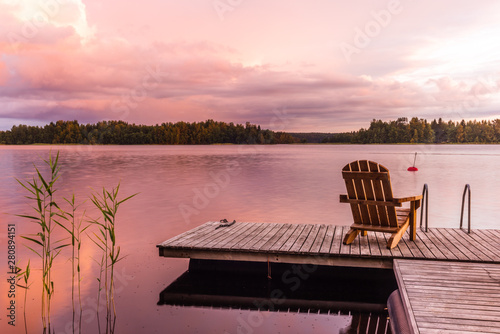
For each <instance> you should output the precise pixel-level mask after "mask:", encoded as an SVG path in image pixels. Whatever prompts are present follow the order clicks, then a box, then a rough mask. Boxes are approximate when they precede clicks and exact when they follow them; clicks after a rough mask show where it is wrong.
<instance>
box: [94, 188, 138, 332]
mask: <svg viewBox="0 0 500 334" xmlns="http://www.w3.org/2000/svg"><path fill="white" fill-rule="evenodd" d="M119 189H120V184H118V186H117V187H116V188H113V189H112V190H111V191H108V190H106V189H105V188H103V189H102V194H101V193H94V194H92V197H91V198H90V199H91V201H92V203H93V204H94V206H95V207H96V208H97V209H98V210H99V212H100V213H101V215H102V218H103V222H100V221H99V220H92V221H91V223H92V224H95V225H96V226H97V227H98V231H99V233H95V232H94V233H93V235H94V238H92V241H93V242H94V243H95V244H96V245H97V246H98V247H99V248H100V249H101V251H102V256H101V260H100V263H99V264H100V272H99V277H98V278H97V280H98V282H99V288H98V296H97V324H98V328H99V333H101V325H100V315H99V306H100V298H101V291H102V289H103V288H104V292H105V293H104V295H105V298H106V330H105V333H114V332H115V326H116V308H115V297H114V291H115V284H114V269H115V264H116V263H117V262H118V261H120V260H121V259H122V258H123V257H120V246H118V245H117V243H116V215H117V213H118V208H119V206H120V204H122V203H123V202H125V201H127V200H129V199H131V198H132V197H134V196H136V195H137V194H134V195H131V196H129V197H127V198H125V199H122V200H119V199H118V191H119ZM103 276H104V283H103ZM103 285H104V286H103Z"/></svg>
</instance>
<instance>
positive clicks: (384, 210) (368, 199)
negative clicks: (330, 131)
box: [340, 160, 422, 249]
mask: <svg viewBox="0 0 500 334" xmlns="http://www.w3.org/2000/svg"><path fill="white" fill-rule="evenodd" d="M342 176H343V178H344V180H345V185H346V188H347V195H340V202H342V203H349V204H351V211H352V216H353V219H354V224H352V225H351V229H350V230H349V232H348V233H347V234H346V236H345V238H344V244H350V243H352V242H353V241H354V239H355V238H356V236H357V235H358V234H359V233H360V232H361V233H362V235H366V232H367V231H375V232H384V233H391V234H392V235H391V237H390V238H389V240H388V242H387V248H389V249H391V248H394V247H396V245H397V244H398V242H399V241H400V240H401V238H402V236H403V234H404V233H405V231H406V229H407V228H408V226H410V240H415V237H416V211H417V209H418V208H419V207H420V200H421V199H422V195H418V196H411V197H404V198H394V197H393V195H392V186H391V179H390V177H389V170H388V169H387V168H385V167H384V166H382V165H380V164H378V163H376V162H373V161H368V160H359V161H354V162H351V163H349V164H347V165H346V166H345V167H344V168H343V169H342ZM403 202H410V208H409V209H408V208H399V207H401V206H402V203H403ZM396 207H398V208H396Z"/></svg>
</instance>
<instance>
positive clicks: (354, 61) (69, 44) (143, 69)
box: [0, 0, 500, 132]
mask: <svg viewBox="0 0 500 334" xmlns="http://www.w3.org/2000/svg"><path fill="white" fill-rule="evenodd" d="M499 13H500V1H498V0H481V1H480V2H474V1H470V0H443V1H435V0H434V1H430V0H423V1H415V0H399V1H398V0H384V1H379V0H375V1H361V0H351V1H340V0H337V1H334V0H316V1H305V0H297V1H294V0H266V1H265V0H184V1H180V0H175V1H174V0H141V1H130V2H126V1H123V0H121V1H118V0H0V130H6V129H10V128H11V127H12V125H14V124H20V123H23V124H30V125H44V124H47V123H49V122H51V121H57V120H59V119H63V120H74V119H76V120H78V121H79V122H81V123H94V122H98V121H101V120H114V119H121V120H124V121H127V122H130V123H132V122H133V123H141V124H156V123H162V122H177V121H181V120H182V121H189V122H193V121H203V120H206V119H214V120H217V121H225V122H235V123H244V122H246V121H249V122H252V123H256V124H260V125H261V126H262V127H263V128H270V129H272V130H282V131H290V132H293V131H317V132H340V131H349V130H357V129H359V128H360V127H367V126H368V125H369V122H370V120H371V119H373V118H376V119H382V120H391V119H396V118H398V117H412V116H416V117H419V118H426V119H434V118H439V117H442V118H443V119H445V120H449V119H451V120H461V119H478V120H479V119H494V118H500V95H499V91H500V23H499V19H498V14H499Z"/></svg>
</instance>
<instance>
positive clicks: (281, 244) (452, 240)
mask: <svg viewBox="0 0 500 334" xmlns="http://www.w3.org/2000/svg"><path fill="white" fill-rule="evenodd" d="M219 225H220V223H219V222H208V223H206V224H203V225H201V226H199V227H197V228H195V229H192V230H190V231H187V232H185V233H183V234H180V235H178V236H176V237H174V238H172V239H170V240H167V241H165V242H163V243H161V244H159V245H158V246H157V247H158V248H159V252H160V256H165V257H184V258H194V259H210V260H236V261H259V262H266V261H270V262H282V263H309V264H318V265H339V266H355V267H374V268H392V267H393V259H395V258H400V259H422V260H446V261H473V262H487V263H500V231H497V230H473V231H471V233H470V234H467V233H466V232H465V231H463V230H460V229H447V228H434V229H430V230H429V232H426V233H425V232H422V231H419V233H417V238H416V240H415V241H410V240H409V237H408V234H406V235H405V236H404V237H403V239H402V240H401V242H400V243H399V244H398V246H396V247H395V248H393V249H391V250H389V249H387V248H386V244H387V239H386V235H384V234H382V233H376V232H368V235H367V236H360V237H358V238H356V239H355V240H354V242H353V243H352V244H350V245H344V244H343V243H342V238H343V237H344V235H345V234H346V233H347V231H348V230H349V227H348V226H335V225H315V224H275V223H236V224H234V225H232V226H228V227H221V228H217V227H218V226H219Z"/></svg>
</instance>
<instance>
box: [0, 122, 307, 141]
mask: <svg viewBox="0 0 500 334" xmlns="http://www.w3.org/2000/svg"><path fill="white" fill-rule="evenodd" d="M297 142H300V140H299V139H296V138H294V137H292V136H291V135H290V134H287V133H284V132H274V131H271V130H262V129H261V128H260V126H259V125H253V124H250V123H249V122H247V123H246V124H245V125H242V124H233V123H225V122H215V121H213V120H207V121H205V122H194V123H187V122H177V123H162V124H161V125H158V124H157V125H136V124H129V123H127V122H123V121H102V122H98V123H96V124H79V123H78V121H57V122H56V123H53V122H51V123H50V124H47V125H45V126H44V127H39V126H29V125H18V126H13V127H12V129H11V130H10V131H0V144H15V145H27V144H84V145H96V144H100V145H154V144H157V145H207V144H291V143H297Z"/></svg>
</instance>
